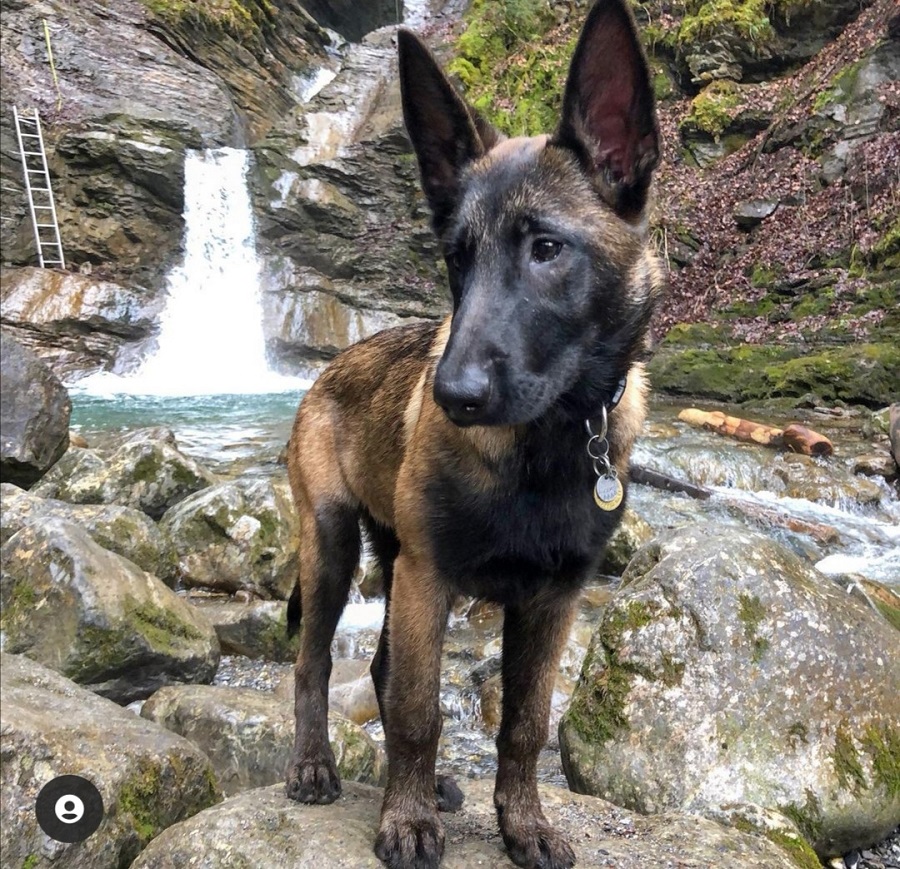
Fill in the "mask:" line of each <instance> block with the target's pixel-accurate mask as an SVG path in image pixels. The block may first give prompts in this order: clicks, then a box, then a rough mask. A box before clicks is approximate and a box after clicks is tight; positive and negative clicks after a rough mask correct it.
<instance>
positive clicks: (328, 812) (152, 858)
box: [132, 780, 788, 869]
mask: <svg viewBox="0 0 900 869" xmlns="http://www.w3.org/2000/svg"><path fill="white" fill-rule="evenodd" d="M460 786H461V787H462V790H463V793H464V794H465V802H464V803H463V807H462V809H461V810H460V811H459V812H457V813H455V814H446V815H442V818H441V819H442V821H443V824H444V828H445V830H446V848H445V852H444V859H443V860H442V861H441V867H442V869H475V867H496V866H510V867H511V866H512V865H513V864H512V862H511V861H510V860H509V858H508V857H507V856H506V851H505V849H504V847H503V844H502V842H501V840H500V836H499V833H498V832H497V820H496V812H495V810H494V806H493V800H492V792H493V782H491V781H473V780H465V781H461V782H460ZM539 792H540V796H541V800H542V802H543V805H544V809H545V812H546V815H547V819H548V820H549V821H550V823H552V824H554V825H556V826H557V827H558V828H560V829H562V830H563V831H564V832H565V833H567V835H568V836H569V840H570V842H571V843H572V846H573V848H574V850H575V854H576V859H577V864H576V865H577V866H578V869H601V867H612V866H614V867H616V869H648V867H660V869H662V867H666V866H678V867H679V869H709V867H711V866H722V867H725V866H727V867H728V869H784V867H785V866H786V865H788V858H787V855H786V853H785V852H784V851H782V850H781V849H780V848H779V847H776V846H775V845H774V844H772V843H771V842H768V841H766V839H765V838H763V837H758V836H752V835H748V834H745V833H739V832H737V831H735V830H730V829H728V828H726V827H723V826H720V825H719V824H716V823H714V822H712V821H708V820H706V819H704V818H696V817H687V816H684V815H662V816H659V817H654V818H643V817H640V816H636V815H634V814H633V813H631V812H628V811H624V810H622V809H619V808H616V807H615V806H613V805H610V804H609V803H606V802H604V801H603V800H598V799H594V798H591V797H584V796H578V795H577V794H572V793H569V792H568V791H565V790H562V789H561V788H553V787H550V786H548V785H540V786H539ZM381 799H382V792H381V790H379V789H377V788H373V787H368V786H366V785H361V784H355V783H347V784H345V785H344V793H343V796H342V797H341V798H340V799H339V800H338V801H337V802H336V803H334V804H333V805H331V806H304V805H301V804H299V803H294V802H291V801H289V800H288V799H286V798H285V796H284V789H283V788H282V787H280V786H274V787H270V788H265V789H262V790H256V791H249V792H248V793H244V794H241V795H239V796H237V797H233V798H232V799H229V800H227V801H226V802H224V803H222V804H221V805H220V806H216V807H214V808H212V809H210V810H209V811H206V812H203V813H201V814H200V815H197V816H196V817H195V818H192V819H191V820H189V821H186V822H185V823H182V824H178V825H177V826H175V827H172V828H171V829H169V830H167V831H166V832H165V833H164V834H163V835H162V836H160V837H159V838H158V839H157V840H156V841H154V842H153V844H152V845H151V847H150V848H148V849H147V850H146V851H144V853H143V854H141V856H140V857H139V858H138V860H137V861H136V862H135V863H134V864H133V866H132V869H182V867H184V869H199V867H203V869H226V867H228V869H231V867H236V866H266V867H272V869H282V867H283V869H293V867H296V866H316V867H318V869H382V867H383V864H382V863H381V862H380V861H379V860H378V858H377V857H376V856H375V854H374V853H373V851H372V846H373V843H374V841H375V836H376V834H377V832H378V818H379V814H380V811H381Z"/></svg>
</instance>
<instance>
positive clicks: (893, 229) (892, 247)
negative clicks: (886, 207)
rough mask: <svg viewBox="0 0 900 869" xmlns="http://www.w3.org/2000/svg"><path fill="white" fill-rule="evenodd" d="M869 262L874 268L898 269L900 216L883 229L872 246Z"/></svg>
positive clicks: (899, 263) (899, 267)
mask: <svg viewBox="0 0 900 869" xmlns="http://www.w3.org/2000/svg"><path fill="white" fill-rule="evenodd" d="M869 262H870V264H871V265H872V266H873V267H874V268H879V269H900V217H897V218H895V219H894V222H893V223H892V224H890V226H888V227H887V229H886V230H884V234H883V235H882V237H881V238H880V239H879V241H878V242H877V243H876V244H875V246H874V247H873V248H872V251H871V253H870V255H869Z"/></svg>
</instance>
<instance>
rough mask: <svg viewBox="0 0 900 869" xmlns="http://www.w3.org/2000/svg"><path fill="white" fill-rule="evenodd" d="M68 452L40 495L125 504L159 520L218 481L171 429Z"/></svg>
mask: <svg viewBox="0 0 900 869" xmlns="http://www.w3.org/2000/svg"><path fill="white" fill-rule="evenodd" d="M69 452H70V453H71V456H69V455H68V454H67V455H66V456H64V457H63V459H62V460H61V461H60V462H58V463H57V467H55V468H54V469H53V473H50V474H48V475H47V476H46V477H45V478H44V479H43V480H42V481H41V484H40V486H38V487H36V488H35V494H37V495H40V496H41V497H42V498H58V499H59V500H61V501H69V502H72V503H75V504H124V505H127V506H129V507H134V508H136V509H138V510H142V511H143V512H144V513H146V514H147V515H148V516H150V517H151V518H152V519H159V518H160V517H161V516H162V515H163V513H165V512H166V510H168V509H169V508H170V507H173V506H174V505H175V504H177V503H179V502H180V501H183V500H184V499H185V498H187V497H188V495H192V494H193V493H195V492H199V491H200V490H201V489H205V488H207V487H208V486H211V485H213V484H215V483H217V482H218V479H217V478H216V477H215V475H213V474H212V473H211V472H210V471H208V470H207V469H206V468H204V467H202V466H201V465H200V464H198V463H197V462H196V461H194V460H193V459H192V458H190V457H189V456H186V455H185V454H184V453H182V452H181V451H180V450H179V449H178V447H177V445H176V444H175V438H174V436H173V435H172V433H171V432H169V431H168V430H166V429H146V430H140V431H137V432H134V433H133V434H131V435H129V436H128V437H127V438H126V439H125V440H124V441H123V442H122V443H121V445H120V446H118V448H117V449H114V450H113V451H112V452H111V453H110V452H108V451H104V452H105V454H103V453H101V452H100V451H94V450H86V449H85V450H79V449H77V448H76V449H74V450H70V451H69Z"/></svg>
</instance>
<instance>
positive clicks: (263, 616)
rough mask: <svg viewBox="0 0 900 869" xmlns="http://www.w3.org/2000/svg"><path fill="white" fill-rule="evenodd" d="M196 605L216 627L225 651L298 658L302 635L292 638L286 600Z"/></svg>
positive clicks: (269, 657)
mask: <svg viewBox="0 0 900 869" xmlns="http://www.w3.org/2000/svg"><path fill="white" fill-rule="evenodd" d="M195 606H197V608H198V609H199V610H200V612H202V613H203V615H204V617H205V618H206V620H207V621H208V622H209V623H210V624H211V625H212V626H213V628H214V629H215V632H216V636H218V638H219V645H220V646H221V647H222V654H225V655H243V656H245V657H247V658H263V659H264V660H267V661H288V662H293V661H294V660H296V658H297V650H298V647H299V643H298V639H299V637H298V636H295V637H293V638H291V639H288V635H287V605H286V604H285V603H282V602H281V601H270V600H254V601H250V602H248V603H238V602H233V601H226V602H222V601H215V602H210V603H203V602H202V601H197V602H196V603H195Z"/></svg>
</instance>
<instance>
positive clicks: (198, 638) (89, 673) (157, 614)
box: [0, 519, 219, 703]
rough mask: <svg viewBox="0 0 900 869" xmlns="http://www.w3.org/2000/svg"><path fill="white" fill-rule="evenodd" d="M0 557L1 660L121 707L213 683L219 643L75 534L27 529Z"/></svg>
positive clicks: (143, 578) (130, 569)
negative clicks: (56, 677)
mask: <svg viewBox="0 0 900 869" xmlns="http://www.w3.org/2000/svg"><path fill="white" fill-rule="evenodd" d="M0 553H2V559H3V572H2V575H0V614H2V630H3V633H4V637H5V641H4V649H5V650H6V651H9V652H16V653H19V652H23V653H25V654H27V655H28V656H29V657H30V658H32V659H34V660H36V661H39V662H40V663H42V664H44V665H45V666H48V667H50V668H52V669H54V670H57V671H58V672H60V673H62V674H63V675H65V676H68V677H69V678H71V679H73V680H74V681H75V682H78V683H79V684H82V685H85V686H86V687H88V688H90V689H91V690H93V691H96V692H97V693H98V694H102V695H103V696H105V697H109V698H111V699H113V700H116V701H117V702H119V703H129V702H131V701H132V700H135V699H139V698H143V697H147V696H149V695H150V694H152V693H153V692H154V691H155V690H156V689H157V688H160V687H161V686H163V685H167V684H171V683H173V682H209V681H211V680H212V678H213V676H214V675H215V672H216V666H217V665H218V662H219V642H218V640H217V639H216V635H215V632H214V631H213V629H212V628H211V627H210V625H209V624H208V623H207V622H206V621H205V620H204V619H203V617H202V616H201V615H200V614H198V613H197V611H196V610H195V609H194V608H193V607H191V606H190V604H188V603H187V602H186V601H185V600H184V599H183V598H180V597H179V596H178V595H176V594H175V593H174V592H173V591H172V590H171V589H169V588H167V587H166V586H165V585H163V583H162V582H161V581H160V580H158V579H157V578H156V577H155V576H151V575H150V574H148V573H145V572H144V571H143V570H141V569H140V568H139V567H137V566H136V565H135V564H133V563H132V562H130V561H127V560H126V559H124V558H122V557H121V556H119V555H115V554H114V553H112V552H109V551H108V550H106V549H103V548H102V547H101V546H99V545H98V544H97V543H95V542H94V541H93V540H92V539H91V538H90V537H89V536H88V535H87V533H86V532H85V531H83V530H82V529H81V528H79V527H78V526H76V525H73V524H71V523H69V522H65V521H63V520H60V519H48V520H46V521H45V522H43V523H41V524H40V525H32V526H27V527H25V528H23V529H22V530H21V531H19V532H17V533H16V534H14V535H13V536H12V537H10V539H9V540H8V541H7V542H6V544H5V545H4V546H3V547H2V549H0Z"/></svg>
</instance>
